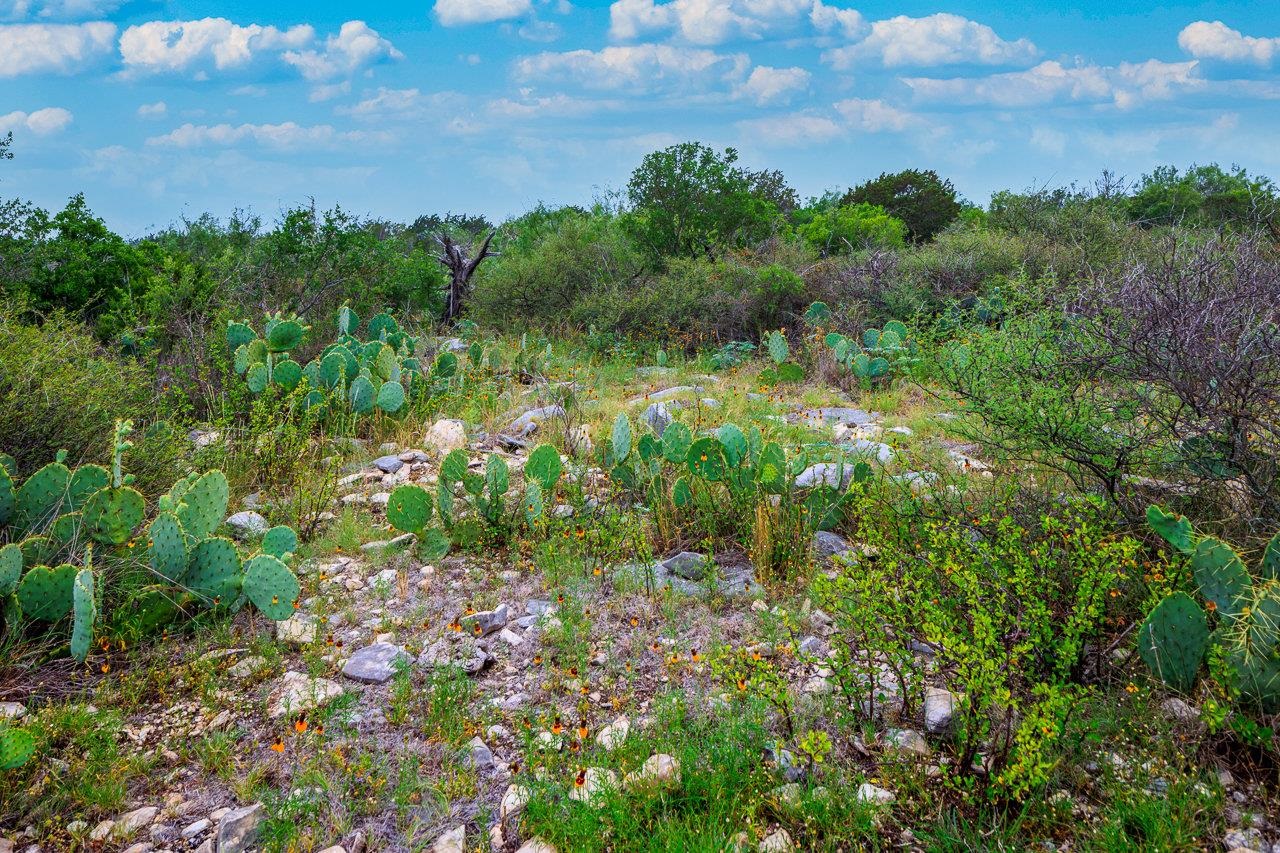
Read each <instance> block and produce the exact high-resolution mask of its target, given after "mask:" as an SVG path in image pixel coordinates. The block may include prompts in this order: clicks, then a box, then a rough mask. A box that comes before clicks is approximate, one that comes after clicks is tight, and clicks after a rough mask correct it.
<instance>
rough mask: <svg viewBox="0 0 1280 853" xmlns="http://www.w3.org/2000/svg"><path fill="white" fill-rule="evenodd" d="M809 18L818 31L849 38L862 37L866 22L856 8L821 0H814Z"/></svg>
mask: <svg viewBox="0 0 1280 853" xmlns="http://www.w3.org/2000/svg"><path fill="white" fill-rule="evenodd" d="M809 20H810V21H812V22H813V26H814V28H816V29H817V30H818V31H819V32H823V33H836V34H838V35H841V36H843V37H844V38H846V39H849V40H853V39H858V38H862V36H863V34H864V33H865V32H866V29H867V22H866V20H865V19H864V18H863V17H862V13H861V12H859V11H858V10H857V9H841V8H839V7H837V6H828V5H827V4H825V3H823V2H822V0H814V2H813V9H811V10H810V12H809Z"/></svg>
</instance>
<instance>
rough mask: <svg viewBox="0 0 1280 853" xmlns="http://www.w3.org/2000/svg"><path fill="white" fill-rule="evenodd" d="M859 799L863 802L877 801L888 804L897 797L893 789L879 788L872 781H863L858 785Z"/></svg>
mask: <svg viewBox="0 0 1280 853" xmlns="http://www.w3.org/2000/svg"><path fill="white" fill-rule="evenodd" d="M857 797H858V801H859V802H863V803H875V804H877V805H882V806H884V805H888V804H889V803H892V802H893V801H894V800H896V799H897V797H895V796H894V794H893V792H892V791H886V790H885V789H884V788H878V787H876V786H875V785H872V784H871V783H870V782H863V783H862V784H861V785H859V786H858V794H857Z"/></svg>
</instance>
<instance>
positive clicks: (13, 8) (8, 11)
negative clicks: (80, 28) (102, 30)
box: [0, 0, 124, 21]
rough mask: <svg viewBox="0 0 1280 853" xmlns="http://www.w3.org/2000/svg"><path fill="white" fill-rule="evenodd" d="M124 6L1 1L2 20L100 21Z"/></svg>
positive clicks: (111, 0)
mask: <svg viewBox="0 0 1280 853" xmlns="http://www.w3.org/2000/svg"><path fill="white" fill-rule="evenodd" d="M122 5H124V3H123V0H0V20H4V21H29V20H32V19H38V20H45V21H84V20H100V19H101V18H103V17H105V16H106V15H109V14H110V13H112V12H114V11H115V10H116V9H119V8H120V7H121V6H122Z"/></svg>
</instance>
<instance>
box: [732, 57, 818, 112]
mask: <svg viewBox="0 0 1280 853" xmlns="http://www.w3.org/2000/svg"><path fill="white" fill-rule="evenodd" d="M811 76H812V75H810V74H809V72H808V71H805V70H804V69H803V68H770V67H769V66H767V65H759V66H757V67H755V68H753V69H752V70H751V76H750V77H748V78H747V79H746V82H744V83H743V84H742V85H741V86H739V87H738V89H737V94H738V95H739V96H740V97H744V98H748V99H750V100H752V101H755V102H756V103H757V104H758V105H760V106H764V105H766V104H776V103H785V102H786V101H788V100H790V99H791V96H792V95H795V94H797V93H799V92H803V91H804V90H805V89H807V88H808V87H809V79H810V77H811Z"/></svg>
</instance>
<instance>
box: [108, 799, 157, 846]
mask: <svg viewBox="0 0 1280 853" xmlns="http://www.w3.org/2000/svg"><path fill="white" fill-rule="evenodd" d="M159 813H160V809H158V808H156V807H155V806H144V807H143V808H140V809H134V810H133V811H131V812H129V813H128V814H127V815H125V816H123V817H121V818H120V819H119V820H117V821H116V825H115V829H113V830H112V834H113V835H114V836H115V837H116V838H119V839H121V840H127V839H129V838H132V837H133V836H134V835H136V834H137V832H138V830H140V829H143V828H144V827H148V826H150V825H151V823H152V821H154V820H155V819H156V815H158V814H159Z"/></svg>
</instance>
